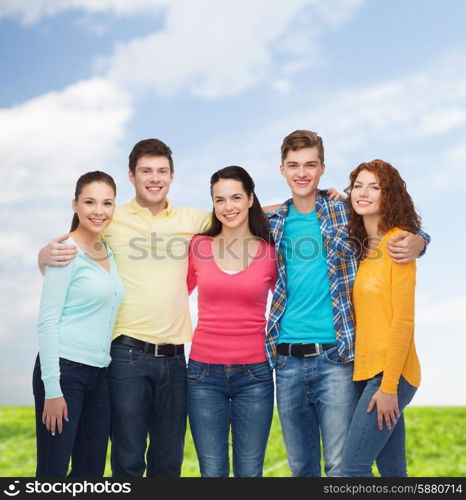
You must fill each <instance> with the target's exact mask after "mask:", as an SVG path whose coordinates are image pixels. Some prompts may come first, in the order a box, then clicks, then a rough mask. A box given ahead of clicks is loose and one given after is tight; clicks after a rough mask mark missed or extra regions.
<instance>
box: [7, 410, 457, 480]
mask: <svg viewBox="0 0 466 500" xmlns="http://www.w3.org/2000/svg"><path fill="white" fill-rule="evenodd" d="M405 418H406V434H407V444H406V447H407V459H408V472H409V475H410V476H415V477H464V476H466V432H465V431H466V429H465V423H466V407H412V408H407V410H406V411H405ZM35 452H36V448H35V426H34V408H32V407H1V408H0V476H2V477H32V476H34V473H35ZM105 475H106V476H110V475H111V470H110V466H109V462H108V459H107V467H106V470H105ZM182 475H183V476H185V477H188V476H198V475H199V468H198V464H197V459H196V453H195V450H194V446H193V442H192V439H191V434H190V432H189V430H188V433H187V435H186V448H185V459H184V462H183V469H182ZM264 476H268V477H286V476H290V471H289V469H288V465H287V462H286V454H285V448H284V445H283V441H282V436H281V430H280V423H279V421H278V416H277V415H276V414H275V415H274V420H273V424H272V431H271V434H270V439H269V443H268V447H267V453H266V458H265V465H264Z"/></svg>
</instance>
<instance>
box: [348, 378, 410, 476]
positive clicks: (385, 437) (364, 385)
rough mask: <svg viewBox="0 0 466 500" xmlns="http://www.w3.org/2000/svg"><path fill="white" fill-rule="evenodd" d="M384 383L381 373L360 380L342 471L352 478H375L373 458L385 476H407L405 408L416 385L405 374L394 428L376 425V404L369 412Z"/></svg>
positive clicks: (401, 380)
mask: <svg viewBox="0 0 466 500" xmlns="http://www.w3.org/2000/svg"><path fill="white" fill-rule="evenodd" d="M381 382H382V374H378V375H376V376H375V377H373V378H371V379H369V380H366V381H364V382H360V386H359V389H360V392H362V394H361V397H360V399H359V402H358V405H357V407H356V411H355V412H354V416H353V419H352V421H351V426H350V429H349V432H348V437H347V439H346V443H345V448H344V450H343V458H342V474H343V475H344V476H353V477H372V476H373V474H372V464H373V463H374V460H375V461H376V463H377V468H378V470H379V473H380V475H381V476H382V477H406V476H407V470H406V449H405V422H404V417H403V410H404V408H405V407H406V406H407V405H408V403H409V402H410V401H411V399H412V398H413V396H414V394H415V393H416V390H417V388H416V387H413V386H412V385H410V384H409V383H408V382H407V381H406V380H405V378H404V377H402V376H401V377H400V381H399V383H398V408H399V410H400V416H399V417H398V420H397V422H396V425H393V424H392V428H391V430H389V429H387V427H386V425H385V423H384V426H383V429H382V430H379V428H378V427H377V407H376V406H374V408H373V409H372V411H371V412H370V413H367V407H368V406H369V402H370V400H371V398H372V396H373V395H374V394H375V393H376V392H377V390H378V388H379V387H380V384H381Z"/></svg>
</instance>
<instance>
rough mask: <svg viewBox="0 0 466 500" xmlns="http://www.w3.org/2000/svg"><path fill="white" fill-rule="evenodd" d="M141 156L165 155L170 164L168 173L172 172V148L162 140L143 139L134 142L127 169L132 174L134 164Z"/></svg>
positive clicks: (134, 170)
mask: <svg viewBox="0 0 466 500" xmlns="http://www.w3.org/2000/svg"><path fill="white" fill-rule="evenodd" d="M143 156H165V158H167V160H168V163H169V164H170V173H171V174H173V171H174V167H173V159H172V150H171V149H170V148H169V147H168V146H167V145H166V144H165V143H164V142H162V141H159V140H158V139H144V140H142V141H139V142H138V143H137V144H135V146H134V147H133V150H132V151H131V153H130V154H129V169H130V170H131V172H133V174H135V173H136V164H137V162H138V160H139V158H142V157H143Z"/></svg>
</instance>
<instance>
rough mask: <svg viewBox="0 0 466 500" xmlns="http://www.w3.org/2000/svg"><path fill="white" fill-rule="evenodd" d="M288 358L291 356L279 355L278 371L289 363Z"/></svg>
mask: <svg viewBox="0 0 466 500" xmlns="http://www.w3.org/2000/svg"><path fill="white" fill-rule="evenodd" d="M288 358H289V356H285V355H284V354H278V355H277V365H276V368H277V370H281V369H282V368H285V366H286V363H287V362H288Z"/></svg>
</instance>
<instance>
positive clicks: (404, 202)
mask: <svg viewBox="0 0 466 500" xmlns="http://www.w3.org/2000/svg"><path fill="white" fill-rule="evenodd" d="M362 170H367V171H368V172H372V173H373V174H374V175H375V177H376V179H377V182H378V183H379V186H380V190H381V195H382V196H381V200H380V210H381V212H382V218H381V220H380V222H379V227H378V230H379V232H380V233H382V234H385V233H386V232H387V231H389V230H390V229H392V228H394V227H399V228H401V229H404V230H405V231H409V232H411V233H416V232H418V231H419V230H420V229H421V218H420V216H419V214H418V213H417V212H416V209H415V208H414V203H413V200H412V198H411V196H410V195H409V193H408V191H407V189H406V183H405V181H404V180H403V179H402V178H401V176H400V173H399V172H398V170H397V169H396V168H395V167H393V166H392V165H390V163H387V162H386V161H383V160H372V161H370V162H367V163H361V164H360V165H359V166H358V167H356V168H355V169H354V170H353V171H352V172H351V173H350V176H349V178H350V185H349V186H348V187H347V188H346V189H345V193H347V194H348V195H350V193H351V190H352V188H353V186H354V182H355V181H356V178H357V176H358V174H359V172H361V171H362ZM347 203H348V208H349V214H350V216H349V224H348V225H349V234H350V237H351V238H355V239H356V240H357V241H358V243H359V245H360V248H361V249H363V250H364V251H366V252H367V250H368V249H367V248H366V246H365V244H364V243H365V241H367V232H366V229H365V227H364V222H363V217H362V216H361V215H358V214H357V213H356V211H355V210H354V208H353V206H352V204H351V200H350V198H349V197H348V199H347ZM362 257H364V252H362V253H361V255H360V258H362Z"/></svg>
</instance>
